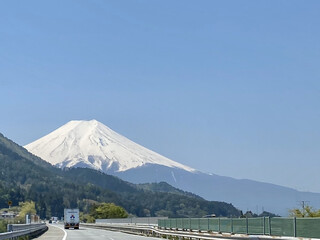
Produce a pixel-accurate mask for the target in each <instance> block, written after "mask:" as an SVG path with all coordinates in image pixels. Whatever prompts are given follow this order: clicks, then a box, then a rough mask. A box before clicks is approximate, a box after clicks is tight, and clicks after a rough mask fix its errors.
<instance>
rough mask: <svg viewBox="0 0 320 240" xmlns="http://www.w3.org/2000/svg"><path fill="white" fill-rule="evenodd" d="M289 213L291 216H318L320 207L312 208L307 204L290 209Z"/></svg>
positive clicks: (319, 215)
mask: <svg viewBox="0 0 320 240" xmlns="http://www.w3.org/2000/svg"><path fill="white" fill-rule="evenodd" d="M289 213H290V216H291V217H299V218H304V217H311V218H313V217H320V209H314V208H313V207H311V206H309V205H303V206H301V207H300V208H294V209H290V211H289Z"/></svg>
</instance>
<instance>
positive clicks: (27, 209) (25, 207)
mask: <svg viewBox="0 0 320 240" xmlns="http://www.w3.org/2000/svg"><path fill="white" fill-rule="evenodd" d="M19 206H20V207H21V210H20V212H19V217H18V220H19V221H20V222H24V221H25V218H26V215H27V214H33V215H34V214H36V213H37V211H36V205H35V203H34V202H33V201H31V202H20V203H19Z"/></svg>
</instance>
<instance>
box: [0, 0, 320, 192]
mask: <svg viewBox="0 0 320 240" xmlns="http://www.w3.org/2000/svg"><path fill="white" fill-rule="evenodd" d="M319 11H320V1H311V0H310V1H302V0H301V1H294V0H290V1H289V0H287V1H281V0H274V1H270V0H266V1H254V0H252V1H238V0H237V1H236V0H235V1H228V0H227V1H225V0H224V1H222V0H221V1H214V0H210V1H204V0H202V1H187V0H184V1H182V0H181V1H178V0H175V1H172V0H161V1H155V0H154V1H150V0H144V1H141V0H136V1H134V0H132V1H119V0H116V1H102V0H101V1H98V0H92V1H82V0H74V1H71V0H68V1H65V0H63V1H62V0H60V1H40V0H39V1H35V0H32V1H9V0H7V1H0V92H1V94H0V107H1V118H0V132H1V133H3V134H4V135H5V136H7V137H8V138H10V139H12V140H14V141H16V142H17V143H19V144H21V145H24V144H27V143H30V142H32V141H34V140H36V139H38V138H40V137H42V136H44V135H46V134H47V133H49V132H51V131H53V130H55V129H56V128H58V127H60V126H61V125H63V124H65V123H67V122H68V121H70V120H80V119H86V120H90V119H97V120H98V121H100V122H102V123H104V124H106V125H107V126H109V127H110V128H112V129H113V130H115V131H117V132H119V133H121V134H122V135H124V136H126V137H128V138H130V139H131V140H134V141H136V142H137V143H140V144H142V145H143V146H146V147H148V148H150V149H152V150H154V151H156V152H158V153H160V154H162V155H164V156H167V157H169V158H171V159H173V160H175V161H177V162H180V163H183V164H186V165H189V166H191V167H194V168H197V169H199V170H202V171H206V172H212V173H216V174H219V175H225V176H232V177H235V178H248V179H254V180H258V181H265V182H271V183H275V184H280V185H284V186H289V187H293V188H296V189H299V190H304V191H316V192H320V174H319V169H320V161H319V160H320V159H319V158H320V147H319V143H320V124H319V123H320V67H319V63H320V28H319V26H320V17H319Z"/></svg>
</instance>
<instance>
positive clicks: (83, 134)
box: [24, 120, 320, 216]
mask: <svg viewBox="0 0 320 240" xmlns="http://www.w3.org/2000/svg"><path fill="white" fill-rule="evenodd" d="M24 147H25V148H26V149H27V150H28V151H29V152H31V153H33V154H34V155H37V156H39V157H40V158H42V159H43V160H45V161H47V162H49V163H51V164H52V165H55V166H57V167H60V168H65V167H68V168H70V167H82V168H93V169H96V170H99V171H103V172H105V173H108V174H111V175H115V176H118V177H120V178H122V179H124V180H126V181H129V182H132V183H146V182H160V181H165V182H167V183H169V184H171V185H172V186H174V187H177V188H180V189H182V190H185V191H189V192H193V193H195V194H198V195H200V196H202V197H204V198H206V199H208V200H215V201H224V202H228V203H232V204H233V205H234V206H236V207H238V208H240V209H241V210H244V211H246V210H256V209H258V208H260V209H264V210H266V211H270V212H274V213H277V214H280V215H284V216H285V215H287V214H288V209H291V208H295V207H297V202H299V201H302V200H308V201H309V202H310V204H311V205H312V206H314V207H320V193H310V192H299V191H296V190H294V189H291V188H287V187H282V186H278V185H274V184H269V183H262V182H257V181H252V180H246V179H242V180H239V179H234V178H231V177H224V176H218V175H215V174H207V173H203V172H200V171H197V170H196V169H193V168H191V167H188V166H185V165H183V164H180V163H177V162H175V161H172V160H170V159H168V158H166V157H164V156H162V155H160V154H158V153H156V152H153V151H151V150H149V149H147V148H145V147H143V146H141V145H139V144H137V143H134V142H133V141H131V140H129V139H128V138H126V137H124V136H122V135H120V134H118V133H116V132H115V131H113V130H111V129H110V128H108V127H107V126H105V125H104V124H102V123H100V122H98V121H96V120H91V121H70V122H68V123H67V124H65V125H63V126H62V127H60V128H58V129H57V130H55V131H53V132H51V133H49V134H48V135H46V136H44V137H42V138H40V139H38V140H36V141H34V142H32V143H30V144H28V145H26V146H24ZM257 211H258V210H257Z"/></svg>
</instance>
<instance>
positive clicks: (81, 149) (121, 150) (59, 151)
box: [24, 120, 195, 172]
mask: <svg viewBox="0 0 320 240" xmlns="http://www.w3.org/2000/svg"><path fill="white" fill-rule="evenodd" d="M24 147H25V148H26V149H27V150H28V151H30V152H31V153H33V154H35V155H37V156H39V157H41V158H42V159H44V160H46V161H48V162H49V163H51V164H53V165H56V166H59V167H89V168H94V169H97V170H101V171H104V172H107V171H108V170H110V169H112V170H113V171H119V172H121V171H126V170H129V169H132V168H137V167H141V166H144V165H147V164H157V165H163V166H167V167H173V168H180V169H183V170H186V171H189V172H194V171H195V169H193V168H190V167H188V166H185V165H182V164H180V163H177V162H174V161H172V160H170V159H168V158H166V157H164V156H161V155H160V154H158V153H156V152H153V151H151V150H149V149H147V148H145V147H143V146H141V145H139V144H137V143H135V142H133V141H131V140H129V139H128V138H126V137H124V136H122V135H120V134H118V133H116V132H115V131H113V130H111V129H110V128H108V127H107V126H105V125H104V124H102V123H100V122H98V121H97V120H91V121H70V122H68V123H67V124H65V125H63V126H62V127H60V128H58V129H57V130H55V131H53V132H51V133H49V134H48V135H46V136H44V137H42V138H40V139H38V140H36V141H34V142H32V143H30V144H28V145H26V146H24Z"/></svg>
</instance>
